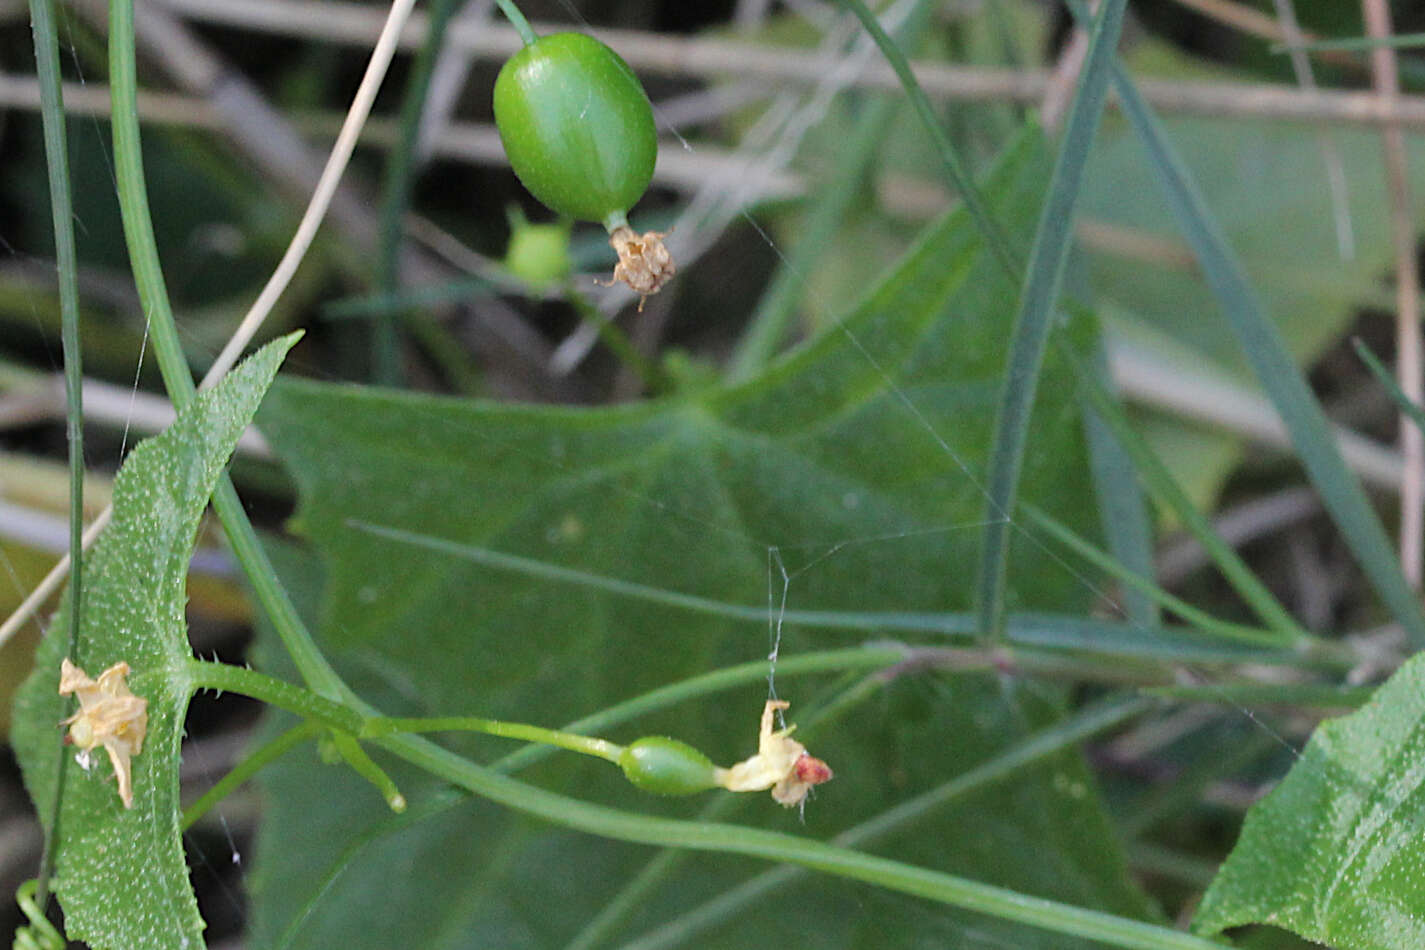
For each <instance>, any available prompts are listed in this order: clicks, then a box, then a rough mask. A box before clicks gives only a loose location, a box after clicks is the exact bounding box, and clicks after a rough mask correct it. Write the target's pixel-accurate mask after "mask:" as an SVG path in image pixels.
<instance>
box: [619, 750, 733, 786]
mask: <svg viewBox="0 0 1425 950" xmlns="http://www.w3.org/2000/svg"><path fill="white" fill-rule="evenodd" d="M618 764H619V767H620V768H622V769H623V774H624V775H625V776H627V777H628V780H629V781H630V782H632V783H633V784H634V785H636V786H638V787H639V788H641V789H643V790H644V791H645V792H652V793H654V794H655V795H693V794H696V793H697V792H701V791H706V790H707V789H709V788H715V787H716V786H717V785H718V780H717V772H718V769H717V766H715V765H713V764H712V762H711V761H709V760H708V757H707V756H705V755H703V754H702V753H701V752H699V751H698V750H697V749H694V748H693V747H692V746H690V745H688V744H687V743H686V742H679V741H678V740H677V739H669V738H667V737H666V736H647V737H645V738H643V739H639V740H638V741H637V742H635V743H633V744H632V745H630V746H628V747H627V748H626V749H624V750H623V754H622V755H620V756H619V758H618Z"/></svg>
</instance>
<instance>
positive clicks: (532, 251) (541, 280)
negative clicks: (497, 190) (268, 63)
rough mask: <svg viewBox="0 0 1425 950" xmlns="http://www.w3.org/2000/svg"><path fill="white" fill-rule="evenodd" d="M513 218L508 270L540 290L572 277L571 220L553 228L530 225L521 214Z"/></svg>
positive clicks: (506, 256)
mask: <svg viewBox="0 0 1425 950" xmlns="http://www.w3.org/2000/svg"><path fill="white" fill-rule="evenodd" d="M509 218H510V244H509V249H508V250H507V251H506V252H505V269H506V270H508V271H509V272H510V273H511V274H513V275H514V276H516V277H518V278H519V279H520V280H522V281H524V282H525V283H527V284H530V285H531V286H533V287H536V288H541V289H542V288H544V287H546V286H548V285H549V284H552V283H555V282H556V281H560V280H563V279H564V278H565V277H568V276H569V274H570V272H572V271H573V270H574V262H573V260H572V259H571V258H570V256H569V230H570V222H569V221H568V219H565V220H563V221H557V222H555V223H553V224H530V223H529V221H528V220H527V219H526V218H525V216H524V215H523V214H520V213H518V210H512V211H511V212H510V215H509Z"/></svg>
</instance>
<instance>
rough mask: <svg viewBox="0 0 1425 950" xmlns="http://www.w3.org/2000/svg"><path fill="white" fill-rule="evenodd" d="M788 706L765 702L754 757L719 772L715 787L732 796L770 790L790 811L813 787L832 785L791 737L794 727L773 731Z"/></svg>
mask: <svg viewBox="0 0 1425 950" xmlns="http://www.w3.org/2000/svg"><path fill="white" fill-rule="evenodd" d="M788 705H790V704H789V703H788V702H787V701H786V700H780V699H775V700H774V699H769V700H767V705H766V706H764V707H763V708H762V727H761V729H760V731H759V732H758V736H757V754H756V755H754V756H753V757H752V758H750V759H748V760H746V761H745V762H739V763H738V764H736V765H734V766H733V767H732V768H730V769H719V770H718V773H719V774H718V784H720V785H721V786H722V787H723V788H726V789H728V790H729V791H733V792H760V791H762V790H763V789H765V788H770V789H771V790H772V797H773V798H774V799H776V800H777V801H778V802H780V803H781V804H783V805H785V806H786V807H788V808H790V807H792V806H793V805H800V804H801V803H802V801H804V800H805V799H806V797H807V794H808V793H809V792H810V791H811V789H812V786H813V785H820V784H821V783H823V782H829V781H831V778H832V774H831V769H830V768H829V767H828V766H827V764H826V763H825V762H823V761H822V760H821V759H818V758H815V757H813V756H811V755H808V754H807V750H806V746H804V745H802V744H801V743H800V742H797V741H796V740H795V739H793V738H792V737H791V735H792V731H793V730H794V729H796V726H788V727H787V728H786V729H781V730H778V731H773V729H772V718H773V716H774V715H775V714H776V712H777V710H779V709H786V708H787V706H788Z"/></svg>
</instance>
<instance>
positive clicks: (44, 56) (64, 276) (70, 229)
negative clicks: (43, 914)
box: [30, 0, 84, 908]
mask: <svg viewBox="0 0 1425 950" xmlns="http://www.w3.org/2000/svg"><path fill="white" fill-rule="evenodd" d="M30 19H31V22H32V24H33V29H34V44H35V64H36V71H37V74H38V79H39V84H40V113H41V118H42V120H43V128H44V141H45V165H46V173H47V176H48V178H49V196H50V212H51V215H52V216H53V221H54V251H55V262H56V264H57V268H56V269H57V271H58V274H59V306H60V340H61V344H62V346H63V349H64V392H65V434H66V437H67V439H68V442H69V557H70V563H71V565H72V568H71V570H70V578H71V580H70V584H69V598H68V602H67V604H66V606H67V609H68V611H69V631H68V638H69V649H68V655H69V656H70V658H71V659H73V660H74V661H75V662H76V663H79V662H81V659H80V657H79V622H80V613H81V607H82V605H83V594H84V578H83V573H82V570H81V569H82V567H83V556H84V555H83V552H84V415H83V414H84V406H83V386H84V365H83V352H82V350H81V348H80V340H79V276H78V275H79V264H78V259H77V255H76V253H75V247H74V204H73V201H72V199H71V196H70V188H69V144H68V142H67V140H66V137H65V127H64V95H63V91H62V89H61V85H60V70H59V34H58V31H57V30H56V28H55V21H54V7H53V4H52V0H30ZM57 770H58V775H57V777H56V780H55V785H54V800H53V802H52V803H51V804H52V808H51V810H50V813H49V816H48V817H49V820H48V822H47V823H46V826H45V832H46V833H45V844H44V851H43V854H42V855H41V857H40V871H39V875H38V878H37V880H36V884H35V902H36V904H37V905H38V906H39V907H41V908H43V907H44V906H45V905H46V903H48V901H49V881H50V875H51V874H52V873H53V871H54V861H55V853H54V845H55V842H56V841H57V840H58V836H59V812H60V807H59V806H60V801H61V799H62V797H63V795H64V785H65V775H66V774H67V773H68V770H67V769H66V768H64V756H60V758H59V762H58V765H57Z"/></svg>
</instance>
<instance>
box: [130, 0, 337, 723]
mask: <svg viewBox="0 0 1425 950" xmlns="http://www.w3.org/2000/svg"><path fill="white" fill-rule="evenodd" d="M109 92H110V99H111V103H112V104H111V113H112V115H111V122H112V124H113V128H114V172H115V178H116V180H117V182H118V191H119V211H120V215H121V217H122V218H123V224H124V239H125V242H126V243H127V245H128V249H129V259H130V266H131V267H132V269H133V273H134V283H135V285H136V286H137V288H138V292H139V299H140V301H141V302H142V303H143V308H144V313H145V314H147V315H148V318H149V335H150V338H151V340H152V341H153V342H152V345H153V350H154V353H155V355H156V356H157V358H158V363H159V370H160V372H161V373H162V375H163V382H164V386H165V388H167V390H168V397H169V399H171V400H172V401H173V405H174V407H175V408H177V409H180V410H181V409H183V408H184V407H185V406H187V405H188V404H189V403H190V402H192V401H193V397H194V394H195V387H194V385H193V377H192V375H191V373H190V371H189V368H188V364H187V361H186V360H185V359H184V356H183V347H182V344H181V343H180V342H179V338H178V328H177V324H176V322H175V321H174V318H173V310H172V307H171V306H170V304H169V299H168V289H167V286H166V285H165V282H164V279H163V269H162V267H161V265H160V263H159V259H158V245H157V243H156V241H155V239H154V232H153V219H152V217H151V216H150V212H149V202H148V188H147V185H146V184H145V180H144V169H143V152H142V148H141V144H140V137H139V122H138V80H137V76H136V65H135V58H134V10H133V2H132V0H110V3H109ZM213 506H214V507H215V508H216V509H217V512H218V518H219V519H220V520H221V521H222V524H223V529H224V531H225V532H226V533H227V537H228V542H229V543H230V544H231V545H232V548H233V554H234V556H235V557H236V558H237V560H238V562H239V563H240V564H241V565H242V567H243V571H244V573H245V574H246V575H247V577H248V580H249V581H250V582H251V583H252V585H253V589H254V591H255V592H256V593H257V596H258V600H259V602H260V603H261V604H262V606H263V608H264V610H266V612H267V614H268V617H269V619H270V620H271V621H272V625H273V627H274V629H276V631H277V634H278V636H279V637H280V638H281V639H282V642H283V645H284V646H285V647H286V648H287V652H288V653H289V654H290V655H291V657H292V661H293V662H294V663H295V664H296V666H297V669H298V671H299V672H300V673H301V675H302V678H303V679H304V680H306V681H307V683H308V684H310V685H311V686H312V688H313V689H315V690H316V691H317V692H319V693H321V694H322V695H324V696H327V697H328V698H337V697H346V698H348V699H351V698H354V697H353V694H352V693H351V690H350V689H349V688H347V686H346V684H345V683H343V682H342V681H341V678H340V677H339V676H338V675H337V673H336V671H335V670H334V669H332V667H331V665H330V664H329V663H328V662H327V660H326V657H325V656H323V655H322V653H321V651H320V650H319V649H318V648H317V645H316V643H315V641H313V640H312V637H311V634H310V633H309V632H308V631H307V628H306V625H305V624H303V623H302V620H301V617H299V616H298V614H297V609H296V607H295V606H294V605H293V604H292V601H291V599H290V598H289V597H288V596H287V592H286V591H285V590H284V589H283V588H282V585H281V583H280V582H279V581H278V580H277V574H276V571H275V570H274V569H273V567H272V564H271V562H270V561H269V560H268V558H267V554H266V552H265V551H263V549H262V545H261V544H260V542H259V541H258V540H257V533H256V532H255V531H254V530H253V527H252V523H251V522H250V521H248V519H247V513H246V512H245V511H244V510H243V507H242V503H241V501H240V500H239V499H238V496H237V491H236V489H234V488H233V485H232V480H231V479H230V478H228V476H227V475H224V476H223V477H222V479H221V480H220V481H219V483H218V488H217V491H216V493H215V494H214V497H213Z"/></svg>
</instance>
